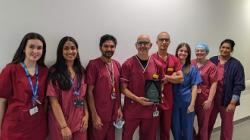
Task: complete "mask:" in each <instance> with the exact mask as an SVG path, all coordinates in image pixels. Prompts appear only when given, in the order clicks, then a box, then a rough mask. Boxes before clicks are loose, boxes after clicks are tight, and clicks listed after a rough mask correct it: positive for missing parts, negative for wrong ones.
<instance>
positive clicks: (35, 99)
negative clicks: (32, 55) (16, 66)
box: [21, 63, 39, 105]
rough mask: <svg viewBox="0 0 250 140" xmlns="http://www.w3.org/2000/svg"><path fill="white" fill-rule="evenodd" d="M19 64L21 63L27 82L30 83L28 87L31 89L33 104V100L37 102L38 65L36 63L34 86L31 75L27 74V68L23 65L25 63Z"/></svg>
mask: <svg viewBox="0 0 250 140" xmlns="http://www.w3.org/2000/svg"><path fill="white" fill-rule="evenodd" d="M21 65H22V67H23V69H24V71H25V74H26V77H27V78H28V80H29V84H30V87H31V90H32V103H33V105H34V104H35V102H37V100H38V96H37V92H38V74H39V72H38V65H36V70H35V75H36V85H35V86H34V85H33V83H32V79H31V75H30V74H29V71H28V68H27V66H26V65H25V63H21Z"/></svg>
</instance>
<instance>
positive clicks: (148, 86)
mask: <svg viewBox="0 0 250 140" xmlns="http://www.w3.org/2000/svg"><path fill="white" fill-rule="evenodd" d="M144 91H145V97H146V98H148V99H149V101H150V102H153V103H160V101H161V81H160V80H159V75H157V74H154V75H153V79H152V80H146V81H145V86H144Z"/></svg>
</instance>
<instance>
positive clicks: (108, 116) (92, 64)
mask: <svg viewBox="0 0 250 140" xmlns="http://www.w3.org/2000/svg"><path fill="white" fill-rule="evenodd" d="M111 62H112V65H113V71H114V72H113V73H114V81H115V97H116V98H115V99H112V98H111V95H112V92H113V86H112V82H111V77H110V71H109V69H108V64H107V63H106V62H104V61H103V60H102V59H101V58H100V57H99V58H96V59H94V60H90V61H89V64H88V66H87V84H88V85H92V86H94V90H93V96H94V100H95V108H96V111H97V114H98V115H99V117H100V118H101V120H102V122H113V121H114V120H116V118H117V110H118V108H119V107H120V104H121V94H120V87H119V86H120V83H119V81H120V70H121V65H120V64H119V62H118V61H116V60H113V59H112V61H111Z"/></svg>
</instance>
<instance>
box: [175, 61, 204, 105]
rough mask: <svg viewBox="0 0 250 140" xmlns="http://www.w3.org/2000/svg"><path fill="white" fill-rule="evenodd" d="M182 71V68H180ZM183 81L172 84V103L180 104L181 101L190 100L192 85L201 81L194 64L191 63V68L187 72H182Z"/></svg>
mask: <svg viewBox="0 0 250 140" xmlns="http://www.w3.org/2000/svg"><path fill="white" fill-rule="evenodd" d="M182 71H183V69H182ZM183 75H184V81H183V83H182V84H174V86H173V93H174V104H176V103H177V104H180V105H181V102H191V99H192V86H193V85H198V84H199V83H201V82H202V79H201V76H200V73H199V70H198V68H197V67H196V66H194V65H191V69H190V71H189V73H188V74H184V73H183Z"/></svg>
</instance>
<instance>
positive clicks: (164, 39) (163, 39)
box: [158, 38, 170, 42]
mask: <svg viewBox="0 0 250 140" xmlns="http://www.w3.org/2000/svg"><path fill="white" fill-rule="evenodd" d="M158 40H159V41H160V42H164V41H165V42H170V39H169V38H159V39H158Z"/></svg>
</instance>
